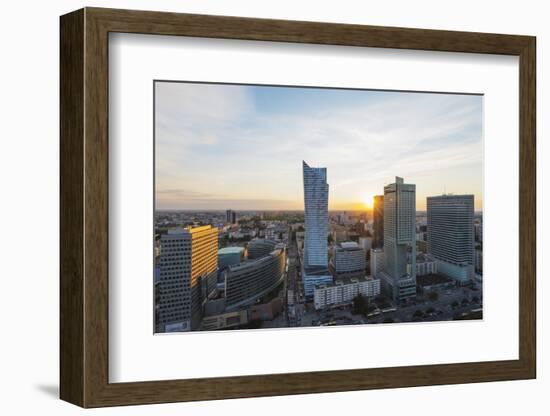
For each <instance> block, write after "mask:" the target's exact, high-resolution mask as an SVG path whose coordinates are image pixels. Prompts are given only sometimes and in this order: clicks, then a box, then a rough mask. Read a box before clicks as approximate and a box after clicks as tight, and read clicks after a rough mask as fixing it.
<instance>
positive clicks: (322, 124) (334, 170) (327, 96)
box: [155, 82, 483, 210]
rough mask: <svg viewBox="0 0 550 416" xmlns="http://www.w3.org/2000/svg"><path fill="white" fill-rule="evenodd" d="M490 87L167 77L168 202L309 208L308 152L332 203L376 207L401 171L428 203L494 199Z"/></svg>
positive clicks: (161, 166)
mask: <svg viewBox="0 0 550 416" xmlns="http://www.w3.org/2000/svg"><path fill="white" fill-rule="evenodd" d="M482 103H483V97H482V96H479V95H456V94H428V93H406V92H383V91H366V90H342V89H319V88H290V87H262V86H246V85H222V84H196V83H195V84H192V83H179V82H156V83H155V120H156V124H155V154H156V161H155V162H156V171H155V175H156V177H155V181H156V183H155V186H156V208H157V209H185V210H224V209H229V208H231V209H234V210H302V209H303V180H302V160H305V161H306V162H307V163H308V164H309V165H310V166H313V167H326V168H327V176H328V183H329V189H330V192H329V209H331V210H346V209H348V210H356V209H364V208H365V207H367V206H368V204H369V203H370V202H371V201H372V196H374V195H378V194H383V187H384V185H385V184H388V183H391V182H393V181H394V178H395V176H401V177H403V178H404V179H405V182H406V183H414V184H416V195H417V209H418V210H425V209H426V197H427V196H432V195H440V194H442V193H444V192H447V193H454V194H474V195H475V208H476V210H481V208H482V183H483V169H482V155H483V150H482Z"/></svg>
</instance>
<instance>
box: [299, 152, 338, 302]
mask: <svg viewBox="0 0 550 416" xmlns="http://www.w3.org/2000/svg"><path fill="white" fill-rule="evenodd" d="M302 168H303V176H304V211H305V214H304V217H305V220H304V227H305V235H304V265H303V266H304V272H303V279H304V291H305V295H306V297H309V298H311V297H312V296H313V288H314V286H315V285H316V284H319V283H329V282H332V276H331V275H330V273H329V271H328V243H327V238H328V183H327V169H326V168H312V167H310V166H309V165H308V164H307V163H306V162H303V165H302Z"/></svg>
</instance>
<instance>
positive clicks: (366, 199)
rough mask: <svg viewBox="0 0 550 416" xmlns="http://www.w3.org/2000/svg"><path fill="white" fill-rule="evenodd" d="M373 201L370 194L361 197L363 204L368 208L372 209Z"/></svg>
mask: <svg viewBox="0 0 550 416" xmlns="http://www.w3.org/2000/svg"><path fill="white" fill-rule="evenodd" d="M373 203H374V197H373V196H372V195H368V196H365V197H364V198H363V205H364V206H365V207H367V208H368V209H372V206H373Z"/></svg>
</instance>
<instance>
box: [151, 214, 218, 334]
mask: <svg viewBox="0 0 550 416" xmlns="http://www.w3.org/2000/svg"><path fill="white" fill-rule="evenodd" d="M217 269H218V229H217V228H214V227H212V226H210V225H206V226H202V227H188V228H176V229H172V230H169V231H168V233H166V234H163V235H162V236H161V240H160V280H159V310H158V322H157V330H158V331H159V332H176V331H177V332H179V331H190V330H192V329H197V328H198V327H199V326H200V321H201V317H202V305H203V302H204V301H205V300H206V298H207V296H208V293H210V292H211V291H212V290H214V288H215V286H216V277H217Z"/></svg>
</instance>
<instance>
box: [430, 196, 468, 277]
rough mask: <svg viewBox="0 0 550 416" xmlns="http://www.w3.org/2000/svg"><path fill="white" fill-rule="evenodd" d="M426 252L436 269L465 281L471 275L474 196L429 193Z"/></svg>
mask: <svg viewBox="0 0 550 416" xmlns="http://www.w3.org/2000/svg"><path fill="white" fill-rule="evenodd" d="M427 200H428V204H427V205H428V253H429V254H431V255H432V256H433V257H434V258H435V259H436V260H437V263H438V264H437V269H438V271H439V273H441V274H443V275H445V276H448V277H450V278H453V279H455V280H456V281H457V282H458V283H459V284H461V285H463V284H467V283H469V282H470V280H471V279H472V278H473V270H474V265H475V260H474V255H475V253H474V196H473V195H441V196H432V197H428V199H427Z"/></svg>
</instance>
